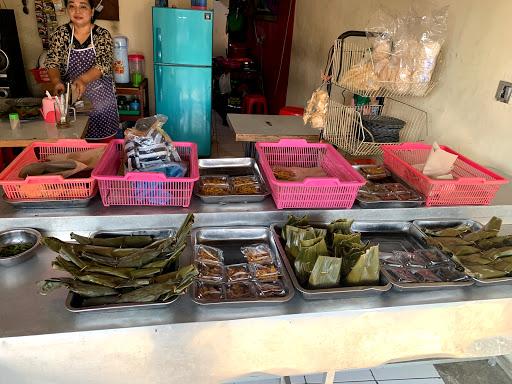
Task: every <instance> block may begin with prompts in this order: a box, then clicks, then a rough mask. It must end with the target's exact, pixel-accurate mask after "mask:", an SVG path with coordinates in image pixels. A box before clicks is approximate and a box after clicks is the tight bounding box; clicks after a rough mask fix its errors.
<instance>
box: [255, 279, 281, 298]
mask: <svg viewBox="0 0 512 384" xmlns="http://www.w3.org/2000/svg"><path fill="white" fill-rule="evenodd" d="M256 294H257V295H258V296H259V297H282V296H286V289H285V287H284V285H283V283H282V282H281V281H275V282H273V283H263V282H256Z"/></svg>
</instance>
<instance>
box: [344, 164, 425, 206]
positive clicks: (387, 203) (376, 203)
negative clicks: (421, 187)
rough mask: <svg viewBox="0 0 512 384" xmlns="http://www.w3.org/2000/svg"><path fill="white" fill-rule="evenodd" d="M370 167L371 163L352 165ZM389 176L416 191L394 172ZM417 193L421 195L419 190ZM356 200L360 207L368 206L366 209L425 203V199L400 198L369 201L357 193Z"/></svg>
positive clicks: (359, 167)
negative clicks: (407, 199)
mask: <svg viewBox="0 0 512 384" xmlns="http://www.w3.org/2000/svg"><path fill="white" fill-rule="evenodd" d="M368 167H372V165H354V166H353V168H354V169H357V170H360V169H362V168H368ZM390 178H392V179H393V180H395V181H396V182H397V183H400V184H403V185H404V186H406V187H407V188H409V189H411V190H413V191H414V192H416V191H415V190H414V189H413V188H411V187H410V186H409V185H408V184H407V183H405V182H404V181H403V180H401V179H400V178H399V177H397V176H396V175H394V174H391V176H390ZM416 193H417V194H418V195H420V196H421V194H420V193H419V192H416ZM356 201H357V203H358V204H359V206H360V207H361V208H365V209H366V208H368V209H381V208H418V207H421V206H422V205H424V204H425V199H424V198H423V199H421V200H418V201H410V200H409V201H402V200H390V201H384V200H382V201H369V200H365V199H363V198H361V197H360V196H359V194H358V195H357V197H356Z"/></svg>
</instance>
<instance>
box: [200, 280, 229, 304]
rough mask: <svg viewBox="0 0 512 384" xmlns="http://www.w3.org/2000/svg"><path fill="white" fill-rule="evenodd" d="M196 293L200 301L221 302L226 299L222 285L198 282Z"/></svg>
mask: <svg viewBox="0 0 512 384" xmlns="http://www.w3.org/2000/svg"><path fill="white" fill-rule="evenodd" d="M196 292H197V293H196V296H197V298H198V299H202V300H208V301H220V300H222V299H224V293H223V292H222V286H221V285H215V284H209V283H202V282H198V283H197V291H196Z"/></svg>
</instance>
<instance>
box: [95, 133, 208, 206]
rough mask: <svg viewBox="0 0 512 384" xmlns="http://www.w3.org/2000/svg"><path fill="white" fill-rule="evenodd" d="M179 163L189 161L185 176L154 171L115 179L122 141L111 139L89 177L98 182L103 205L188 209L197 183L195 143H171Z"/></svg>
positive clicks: (129, 173)
mask: <svg viewBox="0 0 512 384" xmlns="http://www.w3.org/2000/svg"><path fill="white" fill-rule="evenodd" d="M174 145H175V146H176V149H177V151H178V153H179V154H180V156H181V158H182V160H184V161H188V162H189V165H188V167H189V169H188V173H189V176H188V177H166V176H165V175H164V174H161V173H154V172H128V173H127V174H126V175H124V176H118V175H117V174H118V170H119V168H120V166H121V159H122V158H123V155H124V140H123V139H116V140H112V141H111V142H110V144H109V145H108V147H107V149H106V151H105V155H104V156H103V158H102V160H101V162H100V164H98V166H97V167H96V169H95V170H94V172H93V174H92V176H93V177H94V178H95V179H96V180H97V181H98V187H99V190H100V194H101V200H102V202H103V205H104V206H106V207H108V206H110V205H158V206H175V207H180V206H181V207H188V206H189V205H190V199H191V197H192V190H193V187H194V183H195V182H196V181H197V180H199V164H198V163H199V160H198V155H197V145H196V144H195V143H184V142H174Z"/></svg>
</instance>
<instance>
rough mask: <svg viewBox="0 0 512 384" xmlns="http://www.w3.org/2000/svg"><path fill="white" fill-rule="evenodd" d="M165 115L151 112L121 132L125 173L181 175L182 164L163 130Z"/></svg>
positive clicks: (184, 169)
mask: <svg viewBox="0 0 512 384" xmlns="http://www.w3.org/2000/svg"><path fill="white" fill-rule="evenodd" d="M166 122H167V116H164V115H155V116H152V117H146V118H143V119H140V120H138V121H137V123H136V124H135V127H134V128H129V129H127V130H126V131H125V135H124V137H125V143H124V148H125V159H126V170H127V171H128V172H134V171H135V172H137V171H139V172H161V173H165V174H166V175H170V176H169V177H183V176H185V173H186V171H187V167H186V165H185V164H184V163H183V162H182V160H181V157H180V155H179V153H178V151H177V150H176V147H175V146H174V143H173V141H172V139H171V138H170V137H169V135H168V134H167V133H166V132H165V131H164V130H163V128H162V127H163V125H164V124H165V123H166Z"/></svg>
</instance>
